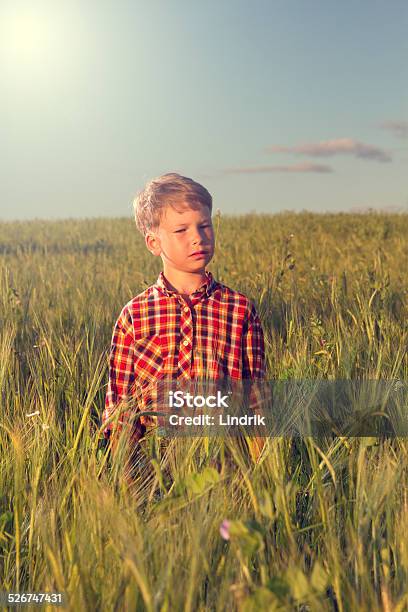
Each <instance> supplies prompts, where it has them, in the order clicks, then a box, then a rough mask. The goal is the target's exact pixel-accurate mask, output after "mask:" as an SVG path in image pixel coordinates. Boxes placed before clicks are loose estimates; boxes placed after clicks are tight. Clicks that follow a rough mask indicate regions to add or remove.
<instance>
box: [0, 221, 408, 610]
mask: <svg viewBox="0 0 408 612" xmlns="http://www.w3.org/2000/svg"><path fill="white" fill-rule="evenodd" d="M214 225H215V231H216V237H217V238H216V239H217V247H216V255H215V257H214V259H213V261H212V262H211V263H210V265H209V269H210V270H211V271H212V272H213V274H214V275H215V277H216V278H217V280H219V281H220V282H223V283H224V284H226V285H228V286H230V287H232V288H234V289H236V290H239V291H242V292H244V293H245V294H246V295H247V296H248V297H249V298H250V299H251V300H253V301H254V303H255V305H256V307H257V310H258V312H259V314H260V317H261V320H262V324H263V328H264V332H265V348H266V361H267V370H268V378H271V379H291V378H303V377H311V378H325V379H340V378H341V379H390V378H399V379H401V380H403V381H406V380H407V379H408V359H407V346H408V327H407V314H408V308H407V296H408V275H407V270H408V241H407V236H408V215H406V214H394V215H391V214H381V213H375V212H371V213H367V214H359V215H358V214H355V215H352V214H321V215H318V214H312V213H308V212H302V213H289V212H286V213H281V214H277V215H256V214H250V215H245V216H240V217H238V216H237V217H224V216H222V215H221V216H220V215H219V214H217V215H216V216H215V218H214ZM159 264H160V261H159V259H156V258H154V257H153V256H152V255H150V253H148V251H147V250H146V249H145V247H144V244H143V240H142V237H141V236H140V235H138V234H137V232H136V229H135V227H134V223H133V222H132V220H131V219H111V220H110V219H85V220H72V219H71V220H66V221H55V222H51V221H47V222H46V221H40V220H38V221H30V222H8V223H5V222H3V223H1V224H0V283H1V291H0V295H1V321H0V386H1V400H2V405H1V415H0V451H1V452H0V577H1V586H0V590H1V589H3V590H4V591H30V592H33V591H48V592H51V591H62V592H64V593H65V594H66V598H67V599H66V601H67V608H68V609H69V610H75V611H77V610H89V611H90V612H91V611H94V610H129V611H130V610H148V611H156V610H157V611H159V610H160V611H169V612H170V611H171V612H173V611H174V610H186V611H190V610H194V611H196V610H197V611H204V610H217V611H221V610H226V609H228V610H243V611H245V612H249V611H255V610H334V611H337V610H339V611H342V612H343V611H346V610H362V611H364V610H367V611H376V610H384V611H385V612H389V611H403V610H408V580H407V578H408V538H406V534H407V533H408V440H407V439H405V438H402V437H399V438H398V437H394V438H392V439H391V438H390V439H377V438H374V437H370V438H346V437H331V438H330V439H327V440H326V439H319V440H315V439H312V438H304V439H291V438H284V437H282V438H270V439H268V440H267V441H266V444H265V447H264V449H263V452H262V455H261V457H260V458H259V460H258V461H257V462H256V461H255V460H254V458H253V456H252V455H251V453H250V452H247V451H246V450H245V447H244V446H243V445H242V444H241V443H240V442H239V440H237V439H235V440H234V439H229V440H226V439H218V438H177V439H171V440H168V441H167V443H166V444H163V443H162V442H161V441H160V440H159V439H158V438H157V437H156V436H155V435H154V434H152V435H150V436H149V437H148V439H147V440H146V442H145V444H144V446H143V449H142V453H143V457H142V459H141V461H140V466H139V468H138V473H137V478H136V480H135V484H134V487H133V488H132V489H131V490H130V489H128V488H127V487H126V483H125V482H124V480H123V477H122V470H121V465H122V464H121V460H122V458H123V455H121V453H120V452H119V453H118V455H117V456H116V457H115V458H114V459H112V457H111V454H110V452H109V447H107V446H106V444H105V443H104V440H103V436H102V434H101V430H100V418H101V413H102V409H103V404H104V396H105V390H106V384H107V356H108V350H109V344H110V340H111V334H112V328H113V325H114V322H115V320H116V318H117V316H118V315H119V313H120V311H121V309H122V307H123V305H124V304H125V303H126V302H127V301H128V300H130V299H131V298H132V297H133V296H135V295H137V294H138V293H139V292H141V291H142V290H144V289H145V288H146V286H147V285H150V284H152V283H153V282H154V281H155V280H156V278H157V275H158V273H159V271H160V265H159ZM50 609H51V608H50Z"/></svg>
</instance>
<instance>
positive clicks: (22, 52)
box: [0, 6, 58, 70]
mask: <svg viewBox="0 0 408 612" xmlns="http://www.w3.org/2000/svg"><path fill="white" fill-rule="evenodd" d="M1 22H2V24H1V31H0V37H1V43H0V47H1V55H2V59H3V61H5V62H6V64H8V67H9V68H10V69H14V70H21V69H22V68H24V67H26V68H35V66H36V65H39V64H43V63H44V62H48V61H49V59H50V54H52V53H53V51H54V50H55V47H56V44H57V43H58V41H57V40H56V39H57V37H56V32H55V29H54V24H53V23H52V20H51V19H50V18H49V16H47V15H46V14H44V13H41V12H39V11H36V10H35V9H34V8H33V7H30V8H27V7H26V6H25V7H24V8H21V7H19V8H15V9H14V10H8V11H7V12H5V14H4V13H3V14H2V15H1Z"/></svg>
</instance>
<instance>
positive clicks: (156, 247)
mask: <svg viewBox="0 0 408 612" xmlns="http://www.w3.org/2000/svg"><path fill="white" fill-rule="evenodd" d="M145 242H146V246H147V248H148V249H149V251H150V252H151V253H152V254H153V255H160V253H161V246H160V240H159V238H158V236H157V235H156V234H154V233H153V232H148V233H147V234H146V236H145Z"/></svg>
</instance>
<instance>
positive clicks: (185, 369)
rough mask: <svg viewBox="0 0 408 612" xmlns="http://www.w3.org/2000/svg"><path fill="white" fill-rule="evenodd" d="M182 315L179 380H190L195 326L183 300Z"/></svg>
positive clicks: (181, 301)
mask: <svg viewBox="0 0 408 612" xmlns="http://www.w3.org/2000/svg"><path fill="white" fill-rule="evenodd" d="M179 303H180V308H181V314H180V346H179V357H178V376H177V378H178V379H182V380H183V379H184V380H189V379H190V378H191V364H192V357H193V343H194V326H193V316H192V312H191V309H190V307H189V306H188V304H187V303H186V302H185V301H184V300H183V299H182V298H180V299H179Z"/></svg>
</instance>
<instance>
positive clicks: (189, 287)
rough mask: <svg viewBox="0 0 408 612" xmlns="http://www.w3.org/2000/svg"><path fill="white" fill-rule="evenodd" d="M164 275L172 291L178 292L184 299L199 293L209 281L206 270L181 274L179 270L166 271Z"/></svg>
mask: <svg viewBox="0 0 408 612" xmlns="http://www.w3.org/2000/svg"><path fill="white" fill-rule="evenodd" d="M163 274H164V276H165V278H166V280H167V282H168V284H169V286H170V289H172V290H173V291H176V292H177V293H179V294H180V295H181V296H182V297H184V298H188V296H189V295H191V294H192V293H194V291H197V289H199V288H200V287H202V285H204V283H205V282H206V281H207V277H206V275H205V270H200V271H197V272H180V271H179V270H171V269H170V270H166V269H164V270H163Z"/></svg>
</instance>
